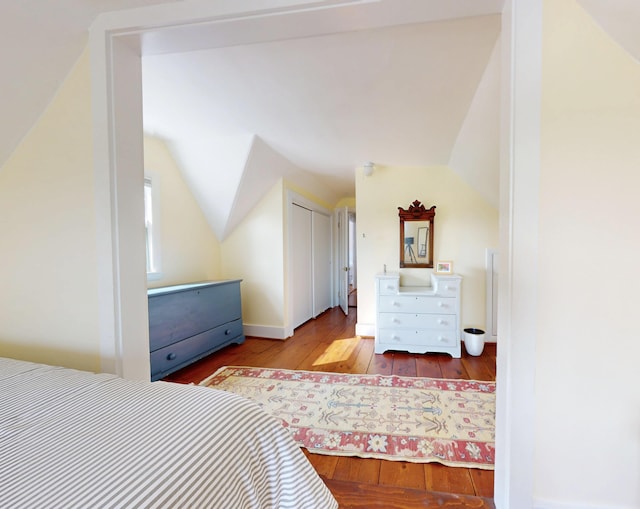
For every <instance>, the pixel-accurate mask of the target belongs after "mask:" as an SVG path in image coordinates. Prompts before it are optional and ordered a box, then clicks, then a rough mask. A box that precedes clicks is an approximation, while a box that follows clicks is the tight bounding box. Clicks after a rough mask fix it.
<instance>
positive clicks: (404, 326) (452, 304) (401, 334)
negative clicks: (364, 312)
mask: <svg viewBox="0 0 640 509" xmlns="http://www.w3.org/2000/svg"><path fill="white" fill-rule="evenodd" d="M461 282H462V277H461V276H457V275H445V276H443V275H437V274H432V275H431V286H400V275H399V274H398V273H385V274H378V275H377V276H376V339H375V352H376V353H384V352H385V351H387V350H401V351H407V352H412V353H427V352H442V353H448V354H450V355H451V356H452V357H455V358H458V357H460V351H461V348H460V286H461Z"/></svg>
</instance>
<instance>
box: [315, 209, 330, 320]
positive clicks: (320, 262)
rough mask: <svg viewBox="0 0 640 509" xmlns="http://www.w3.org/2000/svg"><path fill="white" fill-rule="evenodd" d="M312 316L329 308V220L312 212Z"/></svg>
mask: <svg viewBox="0 0 640 509" xmlns="http://www.w3.org/2000/svg"><path fill="white" fill-rule="evenodd" d="M311 219H312V231H313V244H312V249H313V316H314V317H316V316H318V315H319V314H320V313H322V312H323V311H326V310H327V309H329V308H330V307H331V218H330V217H329V216H327V215H325V214H322V213H320V212H316V211H315V210H314V211H313V212H312V216H311Z"/></svg>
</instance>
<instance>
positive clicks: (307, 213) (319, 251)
mask: <svg viewBox="0 0 640 509" xmlns="http://www.w3.org/2000/svg"><path fill="white" fill-rule="evenodd" d="M289 210H290V218H291V219H290V225H291V226H290V230H289V231H290V235H289V246H290V253H291V258H290V260H291V263H290V267H291V270H290V271H289V275H290V277H291V281H290V285H289V288H290V289H291V291H290V294H289V299H290V302H291V305H290V309H291V317H292V320H291V322H292V329H295V328H296V327H298V326H300V325H302V324H303V323H305V322H306V321H308V320H310V319H311V318H315V317H316V316H318V315H319V314H321V313H322V312H324V311H326V310H327V309H329V308H330V307H331V290H332V283H331V245H332V244H331V215H330V214H329V213H328V212H326V211H324V210H322V208H321V207H319V206H316V205H315V204H312V203H309V202H308V201H305V200H301V199H300V198H294V199H293V200H292V201H291V202H290V208H289Z"/></svg>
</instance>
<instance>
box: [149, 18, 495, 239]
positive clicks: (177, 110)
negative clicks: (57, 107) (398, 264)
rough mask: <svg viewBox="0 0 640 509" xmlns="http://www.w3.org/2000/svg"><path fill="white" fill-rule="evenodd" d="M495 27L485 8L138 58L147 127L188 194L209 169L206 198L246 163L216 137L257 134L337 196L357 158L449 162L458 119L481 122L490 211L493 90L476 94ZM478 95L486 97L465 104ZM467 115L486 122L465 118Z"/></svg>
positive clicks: (349, 184)
mask: <svg viewBox="0 0 640 509" xmlns="http://www.w3.org/2000/svg"><path fill="white" fill-rule="evenodd" d="M499 34H500V16H499V15H493V16H479V17H472V18H463V19H455V20H445V21H437V22H429V23H419V24H407V25H401V26H392V27H384V28H376V29H369V30H358V31H349V32H341V33H334V34H329V35H322V36H314V37H305V38H294V39H286V40H278V41H272V42H267V43H261V44H244V45H237V46H231V47H221V48H216V49H210V50H202V51H194V52H188V53H180V54H164V55H155V56H145V57H143V97H144V124H145V130H146V131H147V132H148V133H150V134H154V135H156V136H160V137H162V138H164V139H166V140H171V146H172V147H173V149H174V154H175V155H176V159H178V162H179V164H180V166H181V167H182V169H183V172H184V173H185V175H186V177H187V181H188V182H191V183H195V182H198V185H197V186H192V189H194V194H197V193H198V192H199V191H198V190H196V189H195V188H196V187H197V188H198V189H202V188H203V186H206V183H205V182H203V179H202V178H201V177H199V176H198V175H205V174H208V175H210V176H211V177H210V178H212V179H214V180H215V184H214V183H213V182H211V183H210V184H209V187H210V188H211V189H212V193H213V189H214V187H215V188H217V189H218V191H220V189H225V192H224V193H223V194H224V196H225V198H224V199H226V201H229V200H231V199H232V198H233V196H234V195H235V193H236V190H237V189H238V187H237V182H238V177H237V172H238V171H239V172H242V171H243V168H242V164H237V163H236V164H233V165H230V164H229V161H232V160H234V157H233V156H232V155H229V154H227V153H226V152H227V151H228V150H229V149H235V148H234V147H235V145H234V143H229V142H223V143H219V142H218V141H217V140H218V139H222V140H225V139H226V140H230V139H232V138H239V139H242V138H244V139H247V138H248V137H250V136H251V135H256V136H258V137H259V138H260V139H261V140H262V141H263V142H264V143H266V144H267V145H268V146H269V147H271V149H273V150H274V151H275V152H277V153H279V154H280V155H281V156H282V157H283V158H284V159H286V160H287V161H289V162H291V163H292V164H293V165H294V166H295V167H297V168H299V169H300V170H301V171H307V172H310V173H312V174H315V175H321V176H322V178H323V180H324V181H325V182H326V183H327V184H328V185H329V187H331V188H332V189H333V191H334V192H335V195H336V197H337V198H340V197H345V196H354V195H355V189H354V172H355V169H356V167H358V166H360V165H362V163H363V162H365V161H373V162H374V163H375V164H377V165H385V166H429V165H447V164H449V162H450V160H451V156H452V152H453V148H454V146H455V144H456V141H457V140H458V138H459V134H460V132H461V128H462V126H463V124H464V123H465V121H466V122H467V124H468V125H480V126H481V128H480V130H479V131H478V135H481V136H482V137H483V138H482V140H483V144H484V145H485V146H486V145H487V144H488V145H489V146H490V150H491V151H493V152H494V153H495V154H496V157H495V161H494V160H491V161H490V162H491V164H492V165H494V166H493V167H491V168H479V167H478V166H477V165H476V167H475V171H477V172H482V171H483V170H485V171H489V172H491V173H492V174H493V175H494V176H495V178H493V177H492V178H489V179H485V180H484V182H492V183H494V184H495V186H494V187H495V193H492V192H491V191H490V192H488V193H486V194H487V195H489V196H490V199H492V200H493V198H495V205H496V206H497V174H498V173H497V170H498V168H497V164H494V163H495V162H496V161H497V151H498V122H497V119H498V111H499V104H498V99H499V96H498V93H497V89H494V90H493V93H488V94H487V93H480V94H478V90H479V85H480V83H481V82H486V83H490V84H497V83H498V79H497V78H498V76H499V66H496V65H492V66H491V67H489V69H490V72H491V73H493V74H495V76H493V77H488V78H486V77H485V75H486V72H487V68H488V63H489V61H490V60H491V57H492V55H493V54H494V50H495V48H496V43H497V40H498V38H499ZM494 60H495V58H494ZM496 86H497V85H496ZM484 88H486V87H484ZM494 88H495V87H494ZM474 101H475V102H482V103H484V104H483V105H479V106H477V107H476V108H474V109H473V110H471V104H472V103H473V102H474ZM487 101H490V102H491V104H489V105H487V104H486V102H487ZM470 111H473V112H474V114H480V115H484V114H488V115H490V116H491V117H492V118H491V119H484V120H483V119H480V120H476V121H473V122H472V121H469V119H468V118H467V117H468V115H469V113H470ZM470 122H471V123H470ZM474 130H475V129H474V128H471V129H467V131H466V134H465V138H466V139H467V140H473V139H474V136H475V135H474ZM195 140H198V141H197V143H196V142H195ZM196 144H197V145H198V150H197V151H196V147H195V145H196ZM460 145H461V146H460V150H465V147H464V145H465V142H464V141H463V142H462V143H461V144H460ZM478 145H480V143H470V144H469V148H468V149H467V153H468V152H469V151H470V150H472V149H473V147H476V146H478ZM187 146H189V147H190V148H189V150H188V160H187V156H186V154H187V151H186V150H185V149H184V147H187ZM476 159H477V158H476ZM483 161H486V158H484V159H483ZM283 166H285V165H283ZM256 185H258V182H256ZM264 192H266V189H264ZM218 194H219V193H218ZM492 194H495V196H492ZM214 196H215V195H214ZM205 199H206V198H205ZM218 203H221V202H220V201H219V202H218ZM201 207H202V208H203V209H205V208H206V204H205V203H204V202H202V201H201ZM234 212H236V213H237V212H238V211H237V210H236V211H234ZM220 220H221V216H220V215H218V216H216V217H214V216H213V215H210V216H209V222H210V224H211V225H212V227H213V225H216V226H215V227H214V229H215V230H217V233H220V232H221V231H225V230H226V229H225V227H224V225H221V224H220Z"/></svg>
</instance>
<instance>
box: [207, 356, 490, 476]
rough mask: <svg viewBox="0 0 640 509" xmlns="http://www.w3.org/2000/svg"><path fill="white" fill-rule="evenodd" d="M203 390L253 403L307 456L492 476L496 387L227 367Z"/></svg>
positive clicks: (210, 378)
mask: <svg viewBox="0 0 640 509" xmlns="http://www.w3.org/2000/svg"><path fill="white" fill-rule="evenodd" d="M200 385H203V386H206V387H211V388H214V389H222V390H225V391H230V392H234V393H236V394H239V395H241V396H243V397H245V398H248V399H251V400H254V401H255V402H257V403H258V404H259V405H260V406H261V407H262V408H263V409H264V410H265V411H267V412H268V413H270V414H272V415H273V416H275V417H276V418H278V419H280V421H282V424H283V425H284V426H285V427H286V428H287V429H288V430H289V431H290V433H291V435H292V436H293V438H294V439H295V440H296V442H297V443H298V444H300V446H302V447H305V448H306V449H307V450H308V451H309V452H313V453H319V454H330V455H338V456H359V457H363V458H379V459H385V460H395V461H409V462H414V463H429V462H439V463H442V464H444V465H448V466H455V467H466V468H481V469H488V470H492V469H493V465H494V456H495V454H494V453H495V382H478V381H473V380H449V379H436V378H417V377H401V376H384V375H352V374H340V373H325V372H320V371H293V370H285V369H267V368H249V367H237V366H226V367H223V368H220V369H219V370H218V371H217V372H215V373H214V374H213V375H211V376H210V377H209V378H207V379H206V380H203V381H202V382H200Z"/></svg>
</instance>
